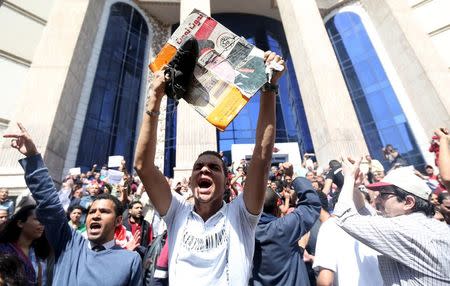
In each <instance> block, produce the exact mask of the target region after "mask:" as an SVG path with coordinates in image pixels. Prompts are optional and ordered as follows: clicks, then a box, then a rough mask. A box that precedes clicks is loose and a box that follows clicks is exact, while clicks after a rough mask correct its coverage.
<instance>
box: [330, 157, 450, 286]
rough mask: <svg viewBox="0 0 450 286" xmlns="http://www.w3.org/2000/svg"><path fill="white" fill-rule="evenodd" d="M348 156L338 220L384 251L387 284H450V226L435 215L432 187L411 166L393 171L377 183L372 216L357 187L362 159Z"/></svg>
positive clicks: (382, 265)
mask: <svg viewBox="0 0 450 286" xmlns="http://www.w3.org/2000/svg"><path fill="white" fill-rule="evenodd" d="M350 161H351V160H347V159H344V160H343V163H342V168H343V172H344V176H345V179H344V186H343V187H342V191H341V195H340V198H339V201H338V204H337V205H336V208H335V213H334V215H336V218H337V224H338V225H339V226H340V227H341V228H342V229H343V230H345V231H346V232H347V233H348V234H350V235H351V236H353V237H354V238H356V239H357V240H359V241H361V242H362V243H364V244H366V245H367V246H369V247H371V248H373V249H375V250H376V251H378V252H380V253H381V256H379V257H378V264H379V270H380V273H381V276H382V278H383V282H384V285H450V256H449V255H448V250H449V249H450V228H449V227H448V226H447V225H446V224H443V223H441V222H439V221H437V220H434V219H432V218H431V216H432V215H433V213H434V211H433V208H432V205H431V203H430V202H429V200H428V199H429V196H430V194H431V189H430V188H429V187H428V186H427V184H426V183H425V181H424V180H422V179H421V178H419V177H417V176H416V175H415V174H414V171H413V169H412V168H408V167H404V168H399V169H396V170H393V171H391V172H390V173H388V174H387V175H386V177H385V178H384V179H383V180H382V181H381V182H378V183H375V184H371V185H368V186H367V187H368V188H369V189H371V190H373V191H377V192H379V193H378V196H377V199H376V203H377V208H378V210H379V211H381V213H382V214H383V216H370V215H364V214H367V212H366V210H365V207H364V200H363V198H362V196H361V193H359V191H358V190H357V188H355V178H357V177H358V175H359V163H360V160H358V161H356V162H353V161H352V162H350Z"/></svg>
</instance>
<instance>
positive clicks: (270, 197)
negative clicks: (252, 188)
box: [263, 188, 280, 214]
mask: <svg viewBox="0 0 450 286" xmlns="http://www.w3.org/2000/svg"><path fill="white" fill-rule="evenodd" d="M278 199H280V195H279V194H278V193H276V192H275V191H273V190H272V189H271V188H267V189H266V194H265V196H264V207H263V212H265V213H268V214H274V212H275V209H276V208H278Z"/></svg>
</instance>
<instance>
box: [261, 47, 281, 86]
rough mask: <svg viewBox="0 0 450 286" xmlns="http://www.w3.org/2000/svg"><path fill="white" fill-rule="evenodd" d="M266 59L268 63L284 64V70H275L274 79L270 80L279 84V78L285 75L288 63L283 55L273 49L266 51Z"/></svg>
mask: <svg viewBox="0 0 450 286" xmlns="http://www.w3.org/2000/svg"><path fill="white" fill-rule="evenodd" d="M264 61H265V63H266V66H267V65H270V63H272V62H274V63H275V64H280V65H282V66H283V70H282V71H276V70H274V71H273V75H272V79H271V80H270V83H272V84H277V82H278V80H279V79H280V77H281V76H282V75H283V73H284V72H285V71H286V63H285V61H284V60H283V58H282V57H280V56H279V55H277V54H276V53H274V52H271V51H267V52H265V53H264Z"/></svg>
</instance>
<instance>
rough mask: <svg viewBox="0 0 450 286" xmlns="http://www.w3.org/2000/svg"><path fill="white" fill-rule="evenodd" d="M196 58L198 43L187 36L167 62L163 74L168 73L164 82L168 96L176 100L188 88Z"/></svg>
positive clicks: (182, 95) (181, 96)
mask: <svg viewBox="0 0 450 286" xmlns="http://www.w3.org/2000/svg"><path fill="white" fill-rule="evenodd" d="M197 58H198V43H197V40H196V39H195V38H193V37H190V38H188V39H187V40H186V41H185V42H184V43H183V44H182V45H181V46H180V48H179V49H178V51H177V53H176V54H175V56H174V57H173V59H172V60H171V61H170V62H169V64H168V67H167V69H166V70H165V75H169V80H168V81H167V83H166V90H165V91H166V94H167V96H168V97H170V98H173V99H175V100H178V99H180V98H183V97H184V95H185V94H186V92H187V91H188V90H189V86H190V85H191V82H192V77H193V75H194V68H195V64H196V63H197Z"/></svg>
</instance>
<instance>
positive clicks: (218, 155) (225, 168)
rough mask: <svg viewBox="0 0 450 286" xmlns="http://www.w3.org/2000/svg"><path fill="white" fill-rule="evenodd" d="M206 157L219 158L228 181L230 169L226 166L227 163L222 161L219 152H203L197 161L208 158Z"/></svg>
mask: <svg viewBox="0 0 450 286" xmlns="http://www.w3.org/2000/svg"><path fill="white" fill-rule="evenodd" d="M206 155H211V156H214V157H217V158H218V159H219V160H220V162H222V168H223V175H224V176H225V180H226V178H227V171H228V169H227V166H226V165H225V162H224V161H223V160H222V156H220V154H219V152H216V151H211V150H208V151H205V152H202V153H200V155H198V157H197V160H198V159H199V158H200V157H201V156H206Z"/></svg>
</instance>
